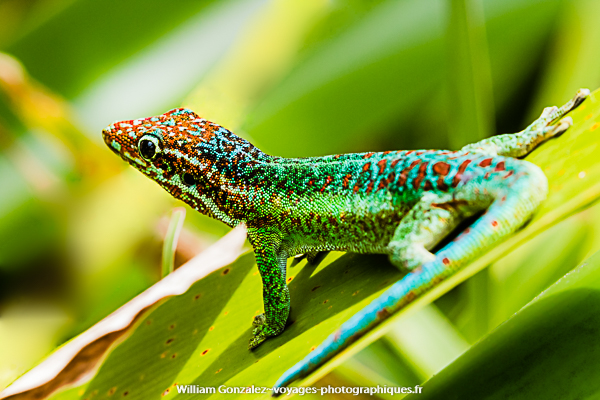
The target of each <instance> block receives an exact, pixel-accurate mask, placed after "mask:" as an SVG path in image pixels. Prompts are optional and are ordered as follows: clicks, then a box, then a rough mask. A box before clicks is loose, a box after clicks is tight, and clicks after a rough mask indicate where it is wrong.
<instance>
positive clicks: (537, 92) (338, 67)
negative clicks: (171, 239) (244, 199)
mask: <svg viewBox="0 0 600 400" xmlns="http://www.w3.org/2000/svg"><path fill="white" fill-rule="evenodd" d="M599 20H600V2H598V1H597V0H571V1H569V0H485V1H480V0H462V1H461V0H363V1H359V0H345V1H342V0H339V1H335V0H302V1H300V0H297V1H283V0H279V1H275V0H274V1H267V0H227V1H207V0H206V1H188V0H182V1H179V2H168V1H165V0H146V1H139V0H120V1H119V0H103V1H100V0H1V1H0V389H2V388H4V387H5V386H7V385H8V384H9V383H10V382H11V381H12V380H14V379H15V378H16V377H18V376H19V375H20V374H22V373H23V372H25V371H26V370H28V369H29V368H31V367H32V366H33V365H35V364H36V363H37V362H38V361H39V360H40V359H41V358H42V357H44V356H45V355H47V354H48V353H50V352H51V351H52V350H53V349H54V348H55V347H56V346H57V345H60V344H61V343H63V342H64V341H65V340H68V339H69V338H72V337H73V336H75V335H77V334H79V333H80V332H82V331H83V330H85V329H87V328H89V327H90V326H91V325H93V324H94V323H95V322H97V321H99V320H100V319H102V318H103V317H104V316H106V315H107V314H109V313H110V312H112V311H114V310H115V309H116V308H118V307H119V306H120V305H122V304H124V303H125V302H127V301H128V300H129V299H131V298H132V297H134V296H135V295H137V294H138V293H140V292H141V291H143V290H144V289H146V288H147V287H149V286H150V285H152V284H153V283H154V282H156V281H157V280H159V279H160V257H161V247H162V238H163V236H164V234H165V232H166V230H167V224H168V216H169V213H170V210H171V209H172V208H173V207H175V206H181V204H180V203H177V202H176V201H174V200H173V199H171V198H170V197H169V196H168V195H167V194H166V193H165V192H163V191H162V190H161V189H160V188H159V187H158V186H157V185H156V184H154V183H152V182H150V181H149V180H148V179H147V178H145V177H143V176H142V175H141V174H139V173H137V172H136V171H134V170H133V169H131V168H128V167H127V166H126V165H125V163H123V162H122V161H121V160H119V159H118V158H117V157H114V155H113V154H112V153H111V152H110V151H108V149H106V148H105V146H104V144H103V143H101V134H100V132H101V130H102V128H104V127H105V126H106V125H108V124H109V123H111V122H112V121H115V120H120V119H132V118H139V117H145V116H149V115H155V114H160V113H163V112H165V111H166V110H168V109H170V108H174V107H178V106H181V105H184V106H188V107H190V108H192V109H194V110H195V111H196V112H197V113H198V114H200V115H202V116H203V117H205V118H207V119H210V120H213V121H215V122H217V123H219V124H221V125H224V126H226V127H227V128H229V129H231V130H233V131H234V132H236V133H237V134H239V135H241V136H243V137H245V138H247V139H249V140H250V141H252V142H253V143H255V144H256V145H258V146H259V147H261V148H262V149H263V150H265V151H266V152H268V153H272V154H276V155H282V156H294V157H301V156H316V155H325V154H331V153H343V152H352V151H377V150H390V149H414V148H453V149H455V148H459V147H460V146H462V145H464V144H466V143H469V142H473V141H475V140H478V139H481V138H483V137H486V136H489V135H492V134H496V133H504V132H515V131H518V130H520V129H522V128H524V127H525V126H526V125H527V124H528V123H529V122H531V121H532V120H533V119H534V118H535V117H536V116H537V115H538V114H539V113H540V112H541V110H542V108H543V107H545V106H548V105H561V104H563V103H564V102H566V101H567V100H568V99H569V98H571V97H572V96H573V94H574V93H575V92H576V90H577V89H578V88H580V87H589V88H590V89H592V90H593V89H595V88H597V87H598V86H600V56H599V55H598V49H600V24H599V23H598V21H599ZM599 229H600V208H599V207H598V206H595V207H592V208H588V209H586V210H584V211H582V212H580V213H578V214H576V215H574V216H572V217H570V218H569V219H567V220H565V221H563V222H561V223H560V224H558V225H556V226H555V227H553V228H551V229H550V230H548V231H546V232H544V233H543V234H542V235H539V236H538V237H536V238H535V239H533V240H531V241H530V242H529V243H527V244H526V246H522V247H521V248H520V249H518V250H517V251H515V252H513V253H511V254H510V255H507V256H506V257H504V258H503V259H502V260H500V261H498V262H497V263H495V264H494V265H493V266H491V268H488V269H486V270H484V271H483V272H481V273H479V274H478V275H476V276H474V277H473V278H471V279H470V280H468V281H467V282H465V283H464V284H462V285H460V286H459V287H457V288H455V289H454V290H453V291H451V292H450V293H448V294H447V295H445V296H444V297H442V298H441V299H439V300H437V301H436V302H435V303H434V304H432V305H430V306H428V307H426V308H425V309H423V310H421V311H420V312H418V313H415V314H414V315H413V316H411V317H410V318H406V319H405V320H403V324H402V329H397V330H395V331H393V332H391V333H389V334H387V335H386V336H384V337H383V338H382V339H380V340H379V341H378V342H375V343H374V344H372V345H371V346H370V347H368V348H367V349H365V350H363V351H362V352H361V353H359V354H358V355H357V356H355V357H354V358H352V359H351V360H350V361H348V362H346V363H345V364H344V365H342V366H340V367H339V368H337V369H336V370H335V371H334V372H333V373H331V374H330V375H328V376H327V377H325V378H324V379H323V380H322V382H321V383H323V384H336V385H342V384H344V385H353V384H356V385H368V384H373V383H375V384H377V383H380V384H383V383H386V384H393V385H397V384H406V385H409V384H411V385H412V384H415V383H419V382H423V381H424V380H426V379H427V378H429V377H430V376H431V375H432V374H434V373H436V372H438V371H439V370H440V369H441V368H443V367H444V366H445V365H447V364H448V363H449V362H450V361H452V360H453V359H454V358H455V357H456V356H458V355H460V354H461V353H462V352H463V351H464V350H466V349H467V348H468V347H469V346H470V345H471V344H472V343H474V342H475V341H477V340H478V339H479V338H481V337H482V336H483V335H485V334H486V333H488V332H489V331H490V330H491V329H493V328H494V327H496V326H497V325H498V324H500V323H501V322H502V321H504V320H505V319H506V318H508V317H509V316H510V315H512V314H513V313H514V312H516V311H517V310H518V309H519V308H520V307H522V306H523V305H524V304H525V303H527V302H528V301H530V300H531V299H532V298H533V297H535V296H536V295H537V294H538V293H539V292H540V291H541V290H543V289H544V288H546V287H547V286H548V285H550V284H551V283H553V282H554V281H555V280H556V279H557V278H559V277H560V276H562V275H563V274H564V273H566V272H567V271H569V270H570V269H571V268H573V267H574V266H575V265H576V264H577V263H578V262H579V261H581V260H582V259H585V258H586V257H588V256H589V255H590V254H591V253H593V252H594V251H596V250H598V249H599V248H600V236H599ZM227 230H228V229H227V227H226V226H224V225H222V224H220V223H217V222H215V221H212V220H210V219H208V218H205V217H203V216H200V215H198V214H197V213H195V212H192V210H188V212H187V219H186V222H185V228H184V232H183V233H182V235H181V238H180V244H179V248H178V253H177V264H181V263H183V262H185V261H186V260H188V259H189V258H191V257H192V256H193V255H195V254H197V253H198V252H200V251H202V250H203V249H204V248H206V247H207V246H208V245H210V244H211V243H213V242H214V241H215V240H216V239H218V238H219V237H220V236H222V235H223V234H224V233H226V232H227ZM256 295H257V296H259V293H257V294H256Z"/></svg>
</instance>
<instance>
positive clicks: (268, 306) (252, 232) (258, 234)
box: [248, 228, 290, 349]
mask: <svg viewBox="0 0 600 400" xmlns="http://www.w3.org/2000/svg"><path fill="white" fill-rule="evenodd" d="M248 238H249V239H250V243H251V244H252V247H253V248H254V255H255V257H256V265H257V266H258V270H259V272H260V276H261V278H262V282H263V303H264V308H265V312H264V314H260V315H258V316H256V317H255V318H254V321H253V323H252V325H253V326H254V329H253V331H252V334H253V337H252V339H251V340H250V343H249V345H248V348H250V349H253V348H256V347H257V346H258V345H260V344H261V343H262V342H264V341H265V340H266V339H267V338H269V337H271V336H276V335H279V334H280V333H281V332H283V330H284V328H285V323H286V322H287V319H288V315H289V313H290V292H289V289H288V287H287V285H286V282H285V266H286V258H285V256H284V255H282V254H279V252H278V247H279V244H280V243H281V237H280V235H279V234H278V233H276V232H273V231H268V230H263V229H252V228H249V229H248Z"/></svg>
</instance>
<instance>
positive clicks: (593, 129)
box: [590, 122, 600, 131]
mask: <svg viewBox="0 0 600 400" xmlns="http://www.w3.org/2000/svg"><path fill="white" fill-rule="evenodd" d="M598 127H600V122H596V123H595V124H594V125H592V128H591V129H590V131H595V130H596V129H598Z"/></svg>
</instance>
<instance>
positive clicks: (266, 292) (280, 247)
mask: <svg viewBox="0 0 600 400" xmlns="http://www.w3.org/2000/svg"><path fill="white" fill-rule="evenodd" d="M588 94H589V90H586V89H581V90H580V91H579V92H578V93H577V95H576V96H575V97H574V98H573V99H572V100H570V101H569V102H568V103H567V104H565V105H564V106H562V107H560V108H557V107H549V108H546V109H544V111H543V113H542V115H541V116H540V118H538V119H537V120H536V121H534V122H533V123H532V124H531V125H530V126H528V127H527V128H526V129H525V130H523V131H521V132H519V133H516V134H505V135H499V136H494V137H491V138H489V139H485V140H482V141H480V142H477V143H474V144H470V145H467V146H465V147H463V148H462V149H461V150H459V151H441V150H419V151H386V152H381V153H372V152H371V153H356V154H337V155H331V156H325V157H309V158H283V157H276V156H271V155H268V154H265V153H263V152H262V151H261V150H259V149H258V148H257V147H255V146H253V145H252V144H250V143H249V142H248V141H246V140H244V139H242V138H240V137H238V136H236V135H235V134H233V133H232V132H230V131H229V130H227V129H225V128H223V127H221V126H219V125H217V124H215V123H212V122H209V121H207V120H205V119H202V118H200V117H199V116H198V115H196V114H195V113H194V112H193V111H190V110H188V109H182V108H179V109H174V110H171V111H169V112H167V113H165V114H163V115H159V116H156V117H149V118H144V119H136V120H128V121H121V122H116V123H114V124H112V125H110V126H108V127H107V128H106V129H104V130H103V131H102V134H103V137H104V141H105V142H106V144H107V145H108V146H109V148H110V149H111V150H113V151H114V152H115V153H116V154H118V155H119V156H121V158H123V160H125V161H127V162H128V163H129V164H131V165H132V166H133V167H135V168H136V169H138V170H139V171H141V172H142V173H143V174H145V175H146V176H148V177H149V178H150V179H152V180H154V181H155V182H157V183H158V184H159V185H161V186H162V187H163V188H164V189H165V190H167V191H168V192H169V193H171V195H173V196H174V197H176V198H178V199H181V200H183V201H184V202H186V203H187V204H188V205H190V206H191V207H192V208H194V209H196V210H198V211H199V212H201V213H203V214H206V215H208V216H210V217H213V218H216V219H218V220H220V221H223V222H224V223H226V224H227V225H229V226H231V227H234V226H236V225H238V224H240V223H244V224H245V225H246V227H247V230H248V238H249V240H250V243H251V244H252V247H253V248H254V253H255V256H256V264H257V266H258V269H259V271H260V275H261V278H262V282H263V301H264V310H265V312H264V314H261V315H258V316H256V317H255V318H254V321H253V326H254V329H253V337H252V339H251V340H250V344H249V347H250V348H251V349H252V348H255V347H257V346H258V345H260V344H261V343H262V342H264V341H265V340H266V339H267V338H269V337H271V336H276V335H279V334H280V333H282V332H283V330H284V328H285V324H286V321H287V319H288V314H289V311H290V293H289V290H288V287H287V285H286V261H287V258H288V257H292V256H295V255H297V254H308V255H309V256H313V255H314V254H316V253H317V252H319V251H329V250H337V251H350V252H357V253H380V254H387V255H388V256H389V259H390V261H391V263H392V264H393V265H394V266H396V267H398V268H401V269H402V270H404V271H408V273H407V274H406V275H405V276H404V277H403V278H402V279H401V280H399V281H398V282H396V283H395V284H394V285H392V286H391V287H390V288H389V289H387V290H386V291H385V292H384V293H383V294H382V295H381V296H380V297H379V298H377V299H376V300H374V301H373V302H372V303H371V304H369V305H368V306H367V307H365V308H364V309H363V310H361V311H360V312H359V313H358V314H356V315H355V316H353V317H352V318H351V319H350V320H348V321H347V322H346V323H344V324H343V325H342V326H341V327H340V328H339V329H338V330H337V331H336V332H334V333H333V334H332V335H331V336H330V337H329V338H327V339H326V340H325V341H324V342H323V343H322V344H321V345H320V346H319V347H317V348H316V349H315V350H314V351H312V352H311V353H310V354H309V355H307V356H306V358H305V359H304V360H302V361H300V362H299V363H298V364H296V365H295V366H294V367H293V368H291V369H290V370H288V371H287V372H286V373H285V374H284V375H283V376H282V377H281V378H280V379H279V380H278V381H277V383H276V384H275V385H276V386H284V385H287V384H289V383H290V382H291V381H293V380H294V379H297V378H299V377H302V376H305V375H307V374H308V373H309V372H311V371H312V370H314V369H315V368H317V367H318V366H320V365H321V364H323V363H324V362H325V361H327V360H328V359H329V358H331V357H332V356H333V355H335V354H336V353H337V352H339V351H340V350H342V349H343V348H345V347H346V346H348V345H349V344H350V343H352V342H353V341H354V340H356V339H357V338H359V337H360V336H361V335H363V334H364V333H366V332H367V331H368V330H370V329H371V328H373V327H374V326H375V325H376V324H378V323H379V322H381V321H382V320H384V319H385V318H387V317H389V316H390V315H391V314H392V313H394V312H396V311H397V310H399V309H400V308H402V307H404V306H405V305H406V304H408V303H410V302H411V301H413V300H414V299H415V298H417V297H418V296H420V295H422V294H423V293H424V292H426V291H427V290H429V289H430V288H431V287H433V286H435V285H436V284H437V283H439V282H440V281H442V280H444V279H446V278H447V277H449V276H450V275H452V274H453V273H454V272H456V271H457V270H458V269H460V268H461V267H463V266H465V265H466V264H467V263H468V262H470V261H471V260H473V259H474V258H475V257H477V256H478V255H479V254H480V253H482V252H483V251H484V250H485V249H488V248H489V247H490V246H493V245H494V244H496V243H498V242H499V241H500V240H502V239H504V238H506V237H507V236H508V235H510V234H511V233H512V232H514V231H515V230H517V229H518V228H519V227H521V226H522V225H523V224H524V223H525V222H526V221H527V220H528V219H529V218H530V217H531V215H532V214H533V212H534V211H535V210H536V209H537V207H538V205H539V204H540V203H541V202H542V201H543V200H544V199H545V197H546V194H547V191H548V182H547V179H546V177H545V175H544V173H543V172H542V170H541V169H540V168H539V167H537V166H536V165H534V164H532V163H529V162H527V161H523V160H518V159H517V158H515V157H523V156H525V155H526V154H528V153H529V152H530V151H532V150H533V149H534V148H535V147H536V146H537V145H539V144H540V143H542V142H544V141H545V140H547V139H549V138H551V137H554V136H557V135H559V134H561V133H563V132H564V131H566V130H567V129H568V128H569V126H570V125H571V124H572V122H571V119H570V117H566V118H563V116H564V115H565V114H566V113H568V112H569V111H571V110H572V109H574V108H576V107H577V106H578V105H579V104H581V102H582V101H583V100H584V99H585V97H586V96H587V95H588ZM561 118H563V119H561ZM555 121H558V123H556V124H553V122H555ZM479 214H481V215H480V216H479V217H478V218H477V219H476V221H475V222H474V223H473V224H472V225H471V226H469V227H468V228H466V229H465V230H464V231H463V232H462V233H461V234H460V235H459V236H458V237H457V238H456V239H454V240H453V241H451V242H450V243H448V244H447V245H446V246H444V247H443V248H442V249H441V250H439V251H438V252H437V253H436V254H433V253H431V250H432V249H433V248H434V247H435V246H436V245H437V244H438V243H439V242H440V241H441V240H442V239H443V238H444V237H445V236H446V235H448V234H449V233H450V232H451V231H453V230H454V229H455V228H456V227H457V226H458V225H459V223H460V222H461V221H463V220H465V219H466V218H468V217H470V216H474V215H479Z"/></svg>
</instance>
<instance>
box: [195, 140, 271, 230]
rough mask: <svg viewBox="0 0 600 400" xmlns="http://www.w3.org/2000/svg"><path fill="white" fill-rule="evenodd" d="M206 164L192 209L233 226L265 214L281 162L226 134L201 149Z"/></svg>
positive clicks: (200, 145) (201, 144)
mask: <svg viewBox="0 0 600 400" xmlns="http://www.w3.org/2000/svg"><path fill="white" fill-rule="evenodd" d="M197 152H198V156H197V157H198V159H199V160H202V163H201V164H202V170H203V171H202V173H201V174H200V179H199V182H198V185H199V186H200V187H201V188H202V189H203V190H200V191H199V193H198V195H197V196H194V197H196V198H195V199H193V200H194V201H193V203H195V204H192V203H190V202H188V204H190V205H192V206H193V207H194V208H195V209H197V210H198V211H200V212H202V213H204V214H207V215H208V216H210V217H212V218H216V219H218V220H220V221H222V222H224V223H225V224H227V225H229V226H232V227H233V226H236V225H238V224H239V223H240V222H247V221H248V219H252V218H255V217H256V215H257V213H261V212H262V211H261V208H264V207H263V206H264V203H265V201H266V199H267V198H268V197H269V193H270V190H271V182H270V180H271V179H272V176H273V174H272V173H273V163H274V162H275V161H276V160H281V158H280V157H274V156H271V155H268V154H266V153H264V152H262V151H261V150H260V149H259V148H258V147H256V146H254V145H252V144H251V143H250V142H248V141H247V140H245V139H242V138H240V137H239V136H237V135H235V134H233V133H232V132H230V131H227V130H224V131H223V132H220V134H219V135H215V136H213V137H212V138H210V140H208V141H204V142H202V143H200V144H199V145H198V146H197Z"/></svg>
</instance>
